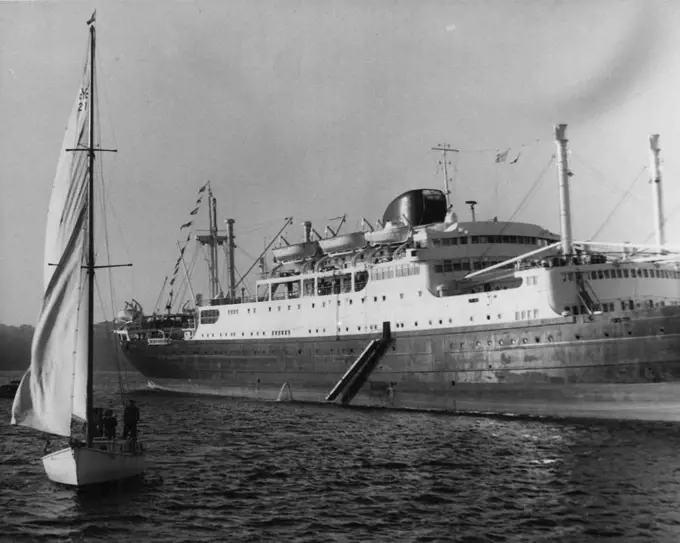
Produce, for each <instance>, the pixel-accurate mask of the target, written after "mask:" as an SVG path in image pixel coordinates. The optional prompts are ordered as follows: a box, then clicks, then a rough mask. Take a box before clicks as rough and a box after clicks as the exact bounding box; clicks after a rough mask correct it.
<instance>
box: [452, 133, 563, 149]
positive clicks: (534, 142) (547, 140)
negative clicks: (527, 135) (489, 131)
mask: <svg viewBox="0 0 680 543" xmlns="http://www.w3.org/2000/svg"><path fill="white" fill-rule="evenodd" d="M553 141H554V136H553V135H552V134H551V135H550V136H549V137H545V138H536V139H534V140H531V141H528V142H526V143H522V144H519V145H500V146H496V147H484V148H478V149H461V148H459V147H456V149H458V152H459V153H497V152H498V151H499V149H520V148H526V147H531V146H533V145H538V144H539V143H552V142H553Z"/></svg>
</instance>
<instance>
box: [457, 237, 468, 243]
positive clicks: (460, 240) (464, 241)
mask: <svg viewBox="0 0 680 543" xmlns="http://www.w3.org/2000/svg"><path fill="white" fill-rule="evenodd" d="M467 242H468V239H467V236H465V237H462V238H458V243H460V245H467Z"/></svg>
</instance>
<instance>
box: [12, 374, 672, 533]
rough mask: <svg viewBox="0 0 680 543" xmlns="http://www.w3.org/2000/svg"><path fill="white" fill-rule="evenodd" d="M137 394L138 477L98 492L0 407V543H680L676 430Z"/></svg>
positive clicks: (107, 389)
mask: <svg viewBox="0 0 680 543" xmlns="http://www.w3.org/2000/svg"><path fill="white" fill-rule="evenodd" d="M102 380H103V381H105V382H103V383H102V382H101V381H102ZM0 381H2V378H1V376H0ZM99 382H100V385H99V386H98V390H99V391H100V396H99V397H100V398H102V400H101V401H99V402H98V403H99V404H100V405H102V406H106V404H107V402H108V401H109V400H110V399H114V398H115V379H113V377H112V376H110V375H109V376H105V378H103V379H102V378H99ZM132 384H133V385H134V386H140V385H141V384H142V382H141V381H138V382H136V383H132ZM293 392H294V391H293ZM135 397H136V398H137V402H138V405H139V406H140V409H141V415H142V419H143V424H142V426H141V428H140V429H141V431H142V432H143V433H142V437H143V439H144V440H145V442H146V444H147V447H148V450H149V465H150V467H149V469H148V472H147V475H146V478H145V480H144V481H143V482H142V483H138V484H130V485H126V486H125V487H123V488H109V489H98V490H96V491H75V490H72V489H69V488H64V487H59V486H57V485H54V484H52V483H50V482H49V481H47V479H46V477H45V476H44V473H43V471H42V466H41V464H40V462H39V458H40V456H41V455H42V452H43V446H44V440H43V439H40V438H39V437H38V435H37V434H36V433H35V432H32V431H30V430H27V429H21V428H15V427H11V426H9V410H10V407H11V400H0V411H2V412H3V413H4V415H2V417H1V418H0V436H1V437H2V439H1V440H0V460H1V461H2V465H1V468H0V470H1V471H0V513H2V518H3V520H4V524H5V526H4V527H3V528H2V530H1V531H0V540H2V541H164V542H165V541H211V542H212V541H300V542H303V541H309V542H318V541H461V542H462V541H574V542H583V541H602V540H607V539H611V540H615V541H678V540H680V460H679V459H678V455H677V451H678V450H680V425H673V424H649V423H639V424H637V423H615V422H609V423H607V422H584V421H580V422H579V421H570V422H566V421H554V420H553V421H547V420H535V419H534V420H532V419H509V418H479V417H473V416H452V415H433V414H427V413H415V412H387V411H380V410H359V409H342V408H339V407H331V406H316V405H301V404H291V403H257V402H249V401H237V400H230V399H220V398H199V397H179V396H170V395H162V394H157V393H148V392H147V393H137V394H136V395H135Z"/></svg>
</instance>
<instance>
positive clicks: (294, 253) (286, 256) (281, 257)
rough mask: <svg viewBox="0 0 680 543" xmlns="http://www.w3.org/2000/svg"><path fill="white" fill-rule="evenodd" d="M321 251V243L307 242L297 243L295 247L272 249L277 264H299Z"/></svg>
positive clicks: (287, 246)
mask: <svg viewBox="0 0 680 543" xmlns="http://www.w3.org/2000/svg"><path fill="white" fill-rule="evenodd" d="M318 251H319V243H318V242H317V241H305V242H303V243H296V244H295V245H286V246H284V247H278V248H276V249H272V253H273V254H274V258H275V259H276V261H277V262H297V261H300V260H306V259H308V258H312V257H313V256H315V255H316V254H317V252H318Z"/></svg>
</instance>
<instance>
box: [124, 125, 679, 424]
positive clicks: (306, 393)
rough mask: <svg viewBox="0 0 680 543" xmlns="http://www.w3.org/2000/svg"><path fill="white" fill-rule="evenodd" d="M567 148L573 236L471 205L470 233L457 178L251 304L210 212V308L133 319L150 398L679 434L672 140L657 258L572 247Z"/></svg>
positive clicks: (283, 271)
mask: <svg viewBox="0 0 680 543" xmlns="http://www.w3.org/2000/svg"><path fill="white" fill-rule="evenodd" d="M555 139H556V146H557V152H556V159H557V160H556V164H557V169H558V181H559V195H560V227H561V233H560V235H557V234H554V233H552V232H549V231H547V230H545V229H544V228H542V227H541V226H539V225H536V224H527V223H521V222H511V221H509V222H503V221H498V220H496V219H494V220H490V221H482V220H475V217H474V204H475V202H467V203H468V204H470V205H471V206H472V214H473V217H472V221H467V222H463V221H459V220H458V218H457V217H456V215H455V214H454V213H453V211H452V208H451V206H450V205H449V202H448V193H449V191H448V176H447V185H446V187H445V188H446V190H444V191H441V190H435V189H416V190H411V191H408V192H406V193H404V194H401V195H399V196H398V197H396V198H395V199H394V200H393V201H392V202H391V203H389V205H388V206H387V208H386V210H385V212H384V215H383V217H382V223H381V224H380V225H379V226H380V228H379V229H373V228H371V227H370V225H369V227H365V228H364V231H359V232H352V233H349V234H340V233H338V232H337V231H333V230H332V229H331V231H330V235H327V236H326V237H322V236H320V235H318V234H317V233H316V231H315V230H314V229H313V228H312V225H311V224H310V223H309V222H305V223H303V225H304V230H303V235H304V237H303V239H302V241H301V242H300V243H295V244H287V243H286V244H283V245H282V246H280V247H278V248H276V249H273V250H272V252H273V255H274V262H275V267H274V268H273V269H272V270H271V272H270V273H268V274H264V275H263V276H262V278H261V279H260V280H259V281H257V285H256V288H257V291H256V293H254V294H253V295H252V296H245V293H243V292H242V293H241V294H239V293H237V292H236V286H237V285H238V283H236V282H235V281H234V273H233V248H234V241H233V231H232V229H233V221H232V220H229V221H227V222H228V228H229V230H228V234H227V235H220V234H219V233H218V231H217V227H216V224H217V217H216V211H215V205H214V200H212V209H210V218H211V223H210V224H211V226H210V233H209V234H207V235H204V236H198V237H197V240H198V241H199V242H201V243H204V244H206V245H208V246H209V248H210V250H211V259H210V261H211V262H212V267H213V269H212V271H213V272H215V273H213V274H212V282H211V297H210V298H209V299H205V300H203V299H200V298H198V297H197V299H196V300H195V304H194V306H193V307H192V308H191V309H186V308H185V309H184V310H182V311H179V312H175V313H170V312H168V314H163V315H144V312H143V310H142V308H141V307H140V306H139V304H137V303H136V302H135V303H132V304H127V307H126V310H124V311H122V312H121V313H120V314H119V321H118V323H119V326H118V328H117V330H116V333H117V335H118V337H119V342H120V345H121V348H122V350H123V351H124V353H125V354H126V356H127V357H128V359H129V360H130V362H131V363H132V364H133V365H134V366H135V367H136V368H137V369H138V370H139V371H140V372H141V373H142V374H143V375H144V376H145V377H146V378H147V379H148V381H149V385H150V386H152V387H157V388H160V389H165V390H171V391H177V392H183V393H199V394H216V395H225V396H233V397H244V398H259V399H262V400H274V399H277V398H279V399H281V395H282V394H283V393H285V395H286V397H287V398H293V399H294V400H295V401H310V402H337V403H340V404H344V405H348V404H351V405H361V406H376V407H377V406H381V407H392V408H411V409H427V410H443V411H451V412H483V413H512V414H518V415H546V416H583V417H605V418H612V419H639V420H680V307H679V306H678V302H679V301H680V280H679V279H680V268H679V267H678V265H677V262H676V261H677V260H678V253H677V252H674V251H672V250H671V248H670V247H669V246H668V245H666V244H665V241H664V218H663V209H662V208H663V206H662V192H661V189H662V186H661V170H660V159H659V145H658V135H653V136H651V137H650V140H649V141H650V156H651V167H652V170H651V171H652V176H651V181H652V183H651V185H652V187H653V193H652V195H653V198H654V206H653V209H654V226H655V232H656V243H654V244H651V245H632V244H628V243H624V242H621V243H617V242H613V243H604V242H578V241H575V240H573V239H572V227H571V212H570V197H569V179H570V177H571V172H570V170H569V166H568V162H567V161H568V149H567V139H566V125H557V126H556V127H555ZM202 190H203V189H202ZM211 198H212V196H211ZM289 222H290V220H289V221H287V223H286V224H289ZM651 222H652V221H651V220H650V223H651ZM221 245H224V246H225V247H227V248H228V249H229V251H228V253H227V254H228V255H229V256H231V260H230V263H229V272H230V284H229V289H228V292H227V293H226V294H225V293H222V292H220V291H219V288H218V287H219V285H218V282H217V274H216V268H215V266H216V265H215V257H216V251H217V247H218V246H221ZM270 246H271V244H270ZM181 256H182V255H181V253H180V259H179V260H178V266H179V261H180V260H181ZM183 265H184V264H183ZM176 269H177V268H176Z"/></svg>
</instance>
